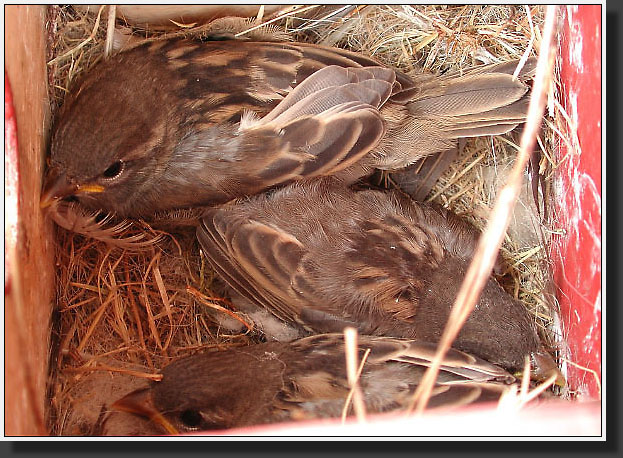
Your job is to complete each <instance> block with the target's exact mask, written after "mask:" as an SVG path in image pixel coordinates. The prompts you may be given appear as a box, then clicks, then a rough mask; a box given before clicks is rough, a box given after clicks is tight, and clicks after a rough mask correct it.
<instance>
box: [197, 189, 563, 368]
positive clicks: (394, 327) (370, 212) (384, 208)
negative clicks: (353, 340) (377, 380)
mask: <svg viewBox="0 0 623 458" xmlns="http://www.w3.org/2000/svg"><path fill="white" fill-rule="evenodd" d="M478 236H479V232H478V231H477V230H476V229H475V228H474V227H473V226H472V225H470V224H468V223H466V222H465V221H463V220H461V219H459V218H458V217H457V216H456V215H454V214H453V213H451V212H449V211H446V210H444V209H442V208H439V207H436V206H432V205H428V204H423V203H418V202H416V201H413V200H412V199H409V198H408V197H405V196H403V195H401V194H400V193H398V192H395V191H388V192H382V191H376V190H363V191H354V190H352V189H350V188H347V187H344V186H341V184H340V183H339V181H338V180H336V179H335V178H333V177H327V178H322V179H316V180H313V181H311V182H298V183H293V184H291V185H288V186H286V187H284V188H281V189H278V190H274V191H271V192H268V193H264V194H262V195H258V196H254V197H252V198H247V199H240V200H238V201H234V202H230V203H229V204H226V205H223V206H221V207H220V208H213V209H208V210H206V212H205V214H204V217H203V218H202V220H201V224H200V226H199V227H198V228H197V237H198V239H199V242H200V243H201V246H202V247H203V250H204V253H205V256H206V257H207V259H208V260H209V261H210V263H211V265H212V267H213V268H214V270H215V271H216V272H217V273H218V274H219V276H220V277H221V278H222V279H223V280H225V281H226V282H227V283H228V284H229V285H230V286H231V287H232V288H233V289H234V290H236V291H237V292H238V293H239V294H241V295H242V296H244V297H245V298H246V299H248V300H249V301H251V302H252V303H253V304H255V306H256V307H259V308H262V309H266V310H269V311H270V312H271V313H273V314H274V315H275V316H276V317H278V318H279V319H281V320H283V321H284V322H287V323H292V324H295V325H297V326H298V327H300V328H303V329H305V330H308V331H312V332H340V331H341V330H342V329H343V328H344V327H345V326H353V327H355V328H357V329H358V331H359V332H360V333H361V334H367V335H380V336H394V337H402V338H410V339H417V340H423V341H430V342H437V341H438V340H439V338H440V336H441V334H442V332H443V329H444V327H445V325H446V322H447V320H448V316H449V312H450V309H451V307H452V305H453V303H454V300H455V298H456V296H457V293H458V291H459V288H460V285H461V282H462V280H463V278H464V277H465V273H466V271H467V268H468V265H469V263H470V261H471V259H472V257H473V254H474V250H475V248H476V244H477V240H478ZM454 347H455V348H457V349H459V350H462V351H466V352H469V353H471V354H474V355H476V356H478V357H480V358H482V359H485V360H487V361H489V362H491V363H493V364H497V365H499V366H502V367H504V368H505V369H508V370H513V371H515V370H521V369H522V368H523V366H524V360H525V357H526V356H531V357H532V358H533V359H534V360H535V361H534V362H535V364H536V366H537V371H536V372H535V374H537V375H538V374H539V373H540V372H541V371H540V370H539V369H538V368H539V367H540V368H541V369H542V370H543V371H545V372H543V373H542V375H545V374H549V373H551V369H552V368H553V367H554V365H553V360H552V358H551V357H549V356H548V355H547V354H546V352H545V351H544V350H543V349H542V347H541V344H540V342H539V338H538V335H537V333H536V330H535V324H534V322H533V320H532V319H531V318H530V316H529V314H528V312H527V309H526V307H525V306H524V304H522V303H521V302H520V301H518V300H516V299H514V298H513V297H511V296H510V295H509V294H508V293H506V292H505V291H504V290H503V289H502V288H501V286H500V285H499V284H498V283H497V282H496V281H495V279H494V278H493V277H491V278H490V279H489V281H488V282H487V283H486V285H485V287H484V290H483V292H482V294H481V296H480V299H479V301H478V303H477V305H476V307H475V309H474V310H473V312H472V313H471V314H470V316H469V318H468V319H467V321H466V322H465V324H464V326H463V328H462V330H461V332H460V333H459V335H458V337H457V339H456V340H455V342H454ZM539 378H542V376H540V377H539Z"/></svg>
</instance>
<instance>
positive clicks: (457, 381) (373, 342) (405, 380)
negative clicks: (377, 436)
mask: <svg viewBox="0 0 623 458" xmlns="http://www.w3.org/2000/svg"><path fill="white" fill-rule="evenodd" d="M367 349H370V354H369V355H368V357H367V359H366V361H365V364H364V366H363V371H362V373H361V376H360V378H359V385H360V387H361V390H362V394H363V398H364V402H365V405H366V410H367V412H368V413H378V412H388V411H393V410H403V409H406V408H407V407H408V406H409V403H410V401H411V400H412V396H413V393H414V391H415V389H416V387H417V385H418V384H419V383H420V380H421V378H422V376H423V374H424V371H425V370H426V368H427V367H428V365H429V364H430V361H431V359H432V357H433V356H434V354H435V345H434V344H430V343H425V342H414V341H409V340H400V339H394V338H389V337H371V336H359V347H358V358H359V361H361V360H362V358H363V356H364V353H365V351H366V350H367ZM162 375H163V378H162V380H161V381H159V382H152V383H151V385H150V386H149V387H148V388H145V389H139V390H136V391H134V392H132V393H130V394H128V395H127V396H125V397H123V398H122V399H120V400H118V401H116V402H115V403H114V404H113V405H112V406H111V407H112V408H113V409H116V410H122V411H126V412H131V413H135V414H138V415H141V416H144V417H147V418H151V419H152V420H154V421H155V422H156V423H158V424H160V425H161V426H162V427H163V428H164V431H163V432H168V433H172V434H175V433H178V432H189V431H193V430H199V431H203V430H210V429H226V428H234V427H243V426H250V425H258V424H264V423H276V422H286V421H293V420H311V419H317V418H331V417H340V416H341V414H342V409H343V408H344V404H345V400H346V397H347V396H348V393H349V391H350V386H349V384H348V381H347V377H346V359H345V349H344V336H343V335H341V334H320V335H315V336H311V337H307V338H304V339H300V340H296V341H293V342H290V343H277V342H271V343H265V344H258V345H252V346H248V347H242V348H241V347H238V348H231V349H228V350H225V351H220V352H210V353H204V354H197V355H193V356H189V357H186V358H183V359H179V360H177V361H175V362H173V363H171V364H170V365H168V366H167V367H165V368H164V369H163V370H162ZM512 381H513V377H512V376H511V375H510V374H508V373H507V372H506V371H504V370H503V369H501V368H500V367H497V366H495V365H492V364H490V363H488V362H486V361H483V360H481V359H479V358H476V357H474V356H472V355H469V354H466V353H463V352H459V351H457V350H451V351H450V352H449V353H448V354H447V355H446V357H445V359H444V362H443V364H442V366H441V371H440V375H439V378H438V379H437V385H436V388H435V389H434V391H433V395H432V398H431V400H430V401H429V404H428V405H429V407H430V408H435V407H458V406H462V405H465V404H469V403H472V402H486V401H497V400H498V399H499V398H500V396H501V395H502V394H503V393H504V392H506V390H507V389H508V387H507V385H505V383H508V382H512ZM349 413H352V410H349Z"/></svg>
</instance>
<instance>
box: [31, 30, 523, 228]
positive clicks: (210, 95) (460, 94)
mask: <svg viewBox="0 0 623 458" xmlns="http://www.w3.org/2000/svg"><path fill="white" fill-rule="evenodd" d="M516 67H517V61H513V62H505V63H500V64H488V65H484V66H476V67H473V68H470V69H466V70H464V71H462V72H460V73H459V72H447V73H445V74H443V75H432V74H427V73H422V74H416V75H412V76H408V75H406V74H405V73H402V72H400V71H398V70H396V69H393V68H389V67H387V66H384V65H382V64H380V63H379V62H377V61H376V60H375V59H373V58H370V57H367V56H364V55H363V54H359V53H355V52H351V51H348V50H344V49H340V48H335V47H324V46H320V45H315V44H307V43H296V42H274V41H244V40H220V41H202V40H200V39H196V38H194V39H193V38H186V37H179V36H175V37H169V38H159V39H150V40H146V41H144V42H141V43H140V44H136V45H134V46H133V47H130V48H129V49H126V50H123V51H121V52H119V53H117V54H115V55H113V56H111V57H110V58H108V59H106V60H103V61H101V62H99V63H98V64H96V65H95V66H94V67H93V68H92V69H91V70H89V71H88V72H85V73H86V74H85V75H84V76H83V77H82V78H80V79H79V81H77V82H76V83H75V84H73V85H72V86H71V88H70V91H69V94H68V95H67V97H66V99H65V101H64V103H63V105H62V107H61V109H60V111H59V114H58V116H57V117H56V119H55V122H54V126H53V131H52V135H51V142H50V157H49V168H48V171H47V175H46V179H45V183H44V187H43V190H42V194H41V206H42V207H43V208H45V207H48V206H50V205H51V204H52V203H54V202H56V201H58V200H60V199H74V200H78V201H79V202H80V203H81V204H82V205H83V206H85V207H87V208H89V209H94V210H103V211H106V212H109V213H113V214H114V215H117V216H119V217H122V218H143V219H149V218H151V217H153V216H154V215H159V214H162V213H163V212H169V211H172V212H175V211H177V210H180V209H197V208H203V207H212V206H216V205H220V204H223V203H225V202H228V201H230V200H232V199H235V198H239V197H244V196H249V195H254V194H258V193H261V192H264V191H266V190H269V189H273V188H276V187H279V186H283V185H285V184H288V183H290V182H294V181H298V180H304V179H309V178H313V177H322V176H329V175H334V176H336V177H338V178H340V179H341V180H342V182H343V183H344V184H345V185H348V184H351V183H353V182H355V181H356V180H358V179H359V178H361V177H364V176H367V175H369V174H370V173H372V172H373V170H374V169H381V170H395V169H400V168H402V167H404V166H407V165H408V164H411V163H413V162H416V161H417V160H419V159H421V158H424V157H427V156H429V155H432V154H436V153H439V152H440V151H443V150H446V149H448V148H450V147H452V145H454V144H455V143H456V142H457V139H458V138H462V137H471V136H483V135H495V134H501V133H505V132H508V131H510V130H512V129H513V128H515V127H516V126H517V125H518V124H520V123H522V122H523V121H524V120H525V117H526V113H527V104H528V100H529V87H528V85H527V83H526V81H527V79H529V78H530V76H531V75H532V74H533V72H534V67H535V60H534V59H529V60H528V61H527V62H526V64H525V66H524V67H523V69H522V71H520V72H519V75H518V77H514V76H513V72H514V71H515V69H516Z"/></svg>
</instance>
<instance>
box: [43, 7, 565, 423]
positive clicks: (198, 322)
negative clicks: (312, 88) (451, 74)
mask: <svg viewBox="0 0 623 458" xmlns="http://www.w3.org/2000/svg"><path fill="white" fill-rule="evenodd" d="M321 8H323V7H319V8H308V9H305V8H302V9H299V10H298V11H296V10H295V11H292V8H289V11H288V13H287V14H285V15H282V16H279V15H277V16H275V17H274V18H271V19H270V20H268V19H260V18H256V19H255V21H253V18H252V19H251V20H250V21H249V26H248V30H250V31H249V32H248V33H256V34H257V33H259V34H261V33H269V34H270V33H272V34H274V33H281V34H282V35H281V37H285V36H287V37H289V38H290V39H292V40H299V41H308V42H315V43H320V44H325V45H332V46H339V47H344V48H348V49H351V50H354V51H359V52H362V53H364V54H367V55H371V56H373V57H375V58H376V59H377V60H379V61H381V62H383V63H386V64H387V65H390V66H393V67H396V68H399V69H400V70H402V71H404V72H406V73H413V72H419V71H421V69H426V70H429V71H432V72H444V71H448V70H456V69H461V68H465V67H469V66H473V65H475V64H479V63H492V62H501V61H507V60H511V59H520V58H521V57H522V56H523V55H524V54H525V53H527V54H532V55H536V52H535V50H536V49H538V48H539V44H540V38H541V37H540V33H539V29H540V27H542V24H543V20H544V11H545V7H544V6H532V7H529V8H528V7H523V6H514V5H418V6H386V5H372V6H365V7H359V8H355V9H350V10H344V11H342V10H339V9H337V10H338V14H337V15H335V14H334V15H331V14H329V13H330V11H327V12H325V11H323V10H322V9H321ZM333 9H336V8H333ZM108 14H109V8H101V9H99V10H97V11H95V12H91V13H87V12H85V11H77V10H74V9H73V8H72V7H58V6H51V7H50V8H49V13H48V22H47V26H48V50H49V53H48V65H49V67H48V68H49V74H50V94H51V105H52V107H51V108H52V113H53V114H54V112H55V111H56V110H57V109H58V107H59V106H60V105H61V104H62V100H63V98H64V96H65V94H66V93H67V92H68V88H69V87H70V85H71V83H72V81H74V80H75V78H76V76H78V75H79V74H80V73H82V72H84V71H87V70H88V69H89V68H91V67H92V66H93V65H94V64H95V63H97V62H98V61H99V60H100V59H102V58H103V56H104V53H105V52H106V50H107V48H108V49H109V48H110V41H111V40H110V38H109V39H108V44H107V35H108V36H110V34H107V28H108V26H109V25H115V26H116V27H117V29H118V31H120V32H122V34H121V35H120V36H122V37H126V39H128V40H138V39H144V38H149V37H153V36H156V35H159V34H161V33H167V34H176V33H183V34H189V35H192V34H197V33H199V34H200V33H206V30H208V31H214V27H213V28H210V29H206V26H200V27H194V26H193V25H192V24H181V23H172V25H171V27H169V28H168V30H166V31H158V32H156V31H150V30H145V28H140V27H134V28H132V27H130V26H129V25H128V24H125V23H124V21H123V19H121V18H117V19H116V22H115V24H109V21H110V19H109V17H108ZM310 17H311V19H310ZM258 19H260V20H259V21H258ZM262 23H268V25H267V26H266V25H265V26H264V27H259V28H253V25H256V24H262ZM208 27H210V26H208ZM267 27H272V28H273V29H269V28H267ZM251 29H252V30H251ZM276 30H278V32H276ZM558 87H559V83H558V81H554V85H553V88H554V89H553V92H552V93H551V94H550V96H549V99H550V103H549V107H550V109H549V114H548V116H546V119H545V125H544V126H543V129H542V130H541V133H540V137H539V140H538V147H539V148H538V151H537V152H536V154H535V158H536V159H535V160H533V162H532V164H531V170H530V172H529V173H527V174H526V180H525V181H526V186H525V189H524V192H522V195H521V197H520V200H519V202H518V205H517V207H516V211H515V218H514V221H513V222H512V223H511V227H510V228H509V231H508V233H507V236H506V239H505V242H504V244H503V247H502V252H503V255H504V257H505V258H506V260H507V261H508V265H509V268H508V272H507V275H506V277H505V279H504V286H505V288H506V289H507V290H508V291H509V292H510V293H511V294H512V295H514V296H515V297H517V298H518V299H520V300H521V301H522V302H523V303H524V304H526V307H527V308H528V309H529V311H530V313H531V314H532V315H533V316H534V320H535V322H536V323H537V324H538V326H539V329H540V334H541V338H542V340H543V342H544V343H545V344H546V345H547V344H549V345H550V346H551V347H552V348H555V347H556V345H557V342H558V341H559V340H560V333H559V332H558V331H557V329H556V327H555V316H556V312H557V306H556V303H555V299H554V296H553V294H552V291H551V288H552V280H551V267H550V261H549V256H548V247H549V239H550V237H551V236H552V235H553V234H556V233H557V232H558V230H557V222H556V218H555V215H554V214H553V211H552V208H553V206H552V205H549V200H550V199H551V198H552V191H551V189H550V183H551V174H552V172H553V170H555V168H556V167H557V166H558V165H559V164H558V163H556V157H557V155H556V153H555V152H556V151H557V149H558V145H559V143H560V142H568V141H569V140H566V138H565V135H566V134H565V132H567V129H566V128H565V126H564V125H560V123H561V122H562V123H564V116H562V117H561V116H555V117H554V116H553V114H554V112H555V111H556V110H558V112H559V111H560V110H561V106H560V104H559V103H557V102H556V100H557V99H558V93H557V88H558ZM561 119H563V121H560V120H561ZM516 135H517V134H516V133H511V134H508V135H506V136H500V137H495V138H492V137H481V138H476V139H469V140H468V141H467V142H466V143H465V145H464V147H463V149H462V152H461V154H459V157H458V159H457V160H456V161H455V162H454V163H453V164H452V165H451V166H450V168H449V169H448V170H447V171H446V172H445V173H444V175H442V176H441V177H440V179H439V180H438V182H437V184H436V185H435V187H434V188H433V190H432V191H431V192H430V194H429V195H428V197H427V200H430V201H434V202H437V203H439V204H441V205H443V206H444V207H446V208H449V209H450V210H452V211H454V212H455V213H457V214H459V215H460V216H462V217H464V218H466V219H468V220H469V221H471V222H472V223H473V224H474V225H475V226H477V227H478V228H481V229H482V228H483V227H484V225H485V224H486V222H487V217H488V214H489V211H490V209H491V207H492V205H493V202H494V200H495V197H496V193H497V191H498V189H499V188H500V186H501V185H502V184H504V182H505V175H506V173H507V172H508V170H509V169H510V168H511V166H512V164H513V161H514V159H515V157H516V155H517V150H518V146H517V141H516ZM385 178H387V179H386V180H384V181H383V182H384V183H385V184H386V185H387V186H389V187H391V186H394V184H393V183H392V181H391V179H390V178H389V177H385ZM535 196H537V197H538V198H536V199H535ZM66 227H69V226H66ZM74 228H75V226H74ZM110 235H111V237H112V236H114V237H117V238H119V237H121V238H124V239H126V240H127V239H128V238H129V237H134V238H133V239H129V240H131V241H135V242H136V243H129V244H127V245H125V246H124V245H121V246H119V245H118V244H116V245H115V244H109V243H106V242H105V241H97V240H93V239H91V238H88V237H85V236H83V235H81V234H80V233H79V231H77V232H76V231H68V230H64V229H60V230H59V231H58V240H57V249H56V253H57V254H56V258H57V277H58V278H57V285H58V286H57V294H56V312H55V322H54V323H53V336H54V338H53V346H52V350H51V365H50V367H51V370H50V383H49V396H50V400H51V403H50V408H49V409H48V415H47V420H48V427H49V429H50V432H51V434H52V435H83V434H97V433H98V427H99V426H98V425H99V424H100V423H101V418H102V411H100V410H97V411H95V410H93V409H91V410H89V409H81V408H80V407H79V406H80V404H81V403H87V404H89V403H91V405H96V404H97V403H98V402H99V405H103V403H104V401H105V402H106V403H108V404H109V403H110V402H112V401H114V400H115V399H116V398H114V395H113V394H111V393H114V389H113V388H114V387H123V388H124V390H125V391H126V392H127V390H128V388H131V387H132V386H133V384H136V383H138V382H137V380H138V381H139V382H144V381H145V380H149V379H157V378H158V370H159V369H160V368H162V367H163V366H164V365H166V364H167V363H168V362H170V361H171V360H172V359H174V358H177V357H180V356H183V355H187V354H190V353H193V352H196V351H198V350H206V349H209V348H219V349H222V348H225V347H227V346H234V345H248V344H251V343H254V342H259V341H261V336H259V335H258V334H257V333H255V332H253V326H252V323H250V322H249V320H248V319H247V318H246V317H245V316H243V315H240V314H238V313H237V312H236V309H235V305H234V304H231V303H230V302H229V301H228V300H227V298H226V297H225V296H224V294H225V289H224V285H223V283H221V281H220V280H219V279H218V278H216V277H215V275H214V273H213V272H212V271H211V270H210V268H209V266H208V265H207V264H206V263H205V262H204V260H203V259H202V257H201V254H200V249H199V246H198V243H197V242H196V240H195V237H194V233H184V232H175V233H165V232H158V231H155V230H154V229H152V228H151V227H149V226H148V225H146V224H142V223H131V224H125V225H122V226H120V227H117V228H115V230H112V232H111V234H110ZM137 239H140V241H137ZM227 315H229V317H230V318H234V319H237V320H239V321H241V322H242V323H243V325H244V326H243V331H242V332H241V333H239V334H229V333H227V332H224V331H223V330H221V328H220V327H219V324H218V323H219V321H220V319H221V318H223V317H224V316H227ZM106 396H113V398H110V397H109V398H108V399H106ZM102 397H103V399H102ZM118 397H120V395H119V396H118ZM100 401H101V402H100ZM100 426H101V425H100Z"/></svg>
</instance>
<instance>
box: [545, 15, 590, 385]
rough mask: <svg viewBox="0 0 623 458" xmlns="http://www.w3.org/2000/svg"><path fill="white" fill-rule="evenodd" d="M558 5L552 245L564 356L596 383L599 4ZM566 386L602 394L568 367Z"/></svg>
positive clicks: (579, 372)
mask: <svg viewBox="0 0 623 458" xmlns="http://www.w3.org/2000/svg"><path fill="white" fill-rule="evenodd" d="M562 8H564V9H565V10H564V25H563V30H562V35H561V41H560V49H559V51H560V56H559V57H560V61H561V80H562V85H563V87H562V91H561V92H562V94H563V101H562V103H563V106H564V108H565V110H566V112H567V114H568V115H569V118H570V120H571V125H570V126H569V133H570V135H569V138H570V143H569V145H565V144H562V145H561V148H560V151H559V153H560V158H565V157H566V159H565V160H564V162H563V164H562V165H561V166H560V167H559V169H558V171H557V176H556V193H557V196H558V197H557V199H556V200H557V202H556V205H557V213H558V216H559V218H560V221H561V223H562V227H563V228H564V229H565V231H566V234H565V235H564V236H562V237H560V238H558V239H557V240H556V241H555V243H554V244H553V245H552V255H553V260H554V262H555V268H554V277H555V281H556V285H557V287H558V300H559V302H560V309H561V320H562V327H563V335H564V337H565V340H566V344H567V345H568V348H567V349H566V350H567V352H568V355H567V357H568V358H569V359H570V360H571V361H573V362H575V363H577V364H579V365H581V366H584V367H586V368H589V369H591V370H593V371H596V372H597V373H598V374H599V377H600V378H601V353H602V347H601V313H602V310H601V299H602V295H601V261H602V259H601V157H602V154H601V100H602V97H601V19H602V12H601V8H602V6H601V5H581V6H567V7H564V6H563V7H562ZM574 131H575V132H577V137H576V138H574ZM568 381H569V384H570V387H571V388H572V389H573V390H575V391H577V393H578V394H579V395H589V396H592V397H597V396H598V395H599V384H598V382H597V381H596V379H595V376H594V375H593V374H591V373H590V372H587V371H586V370H582V369H579V368H577V367H574V366H571V365H569V367H568Z"/></svg>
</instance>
